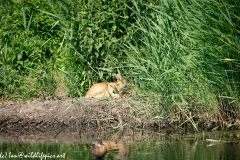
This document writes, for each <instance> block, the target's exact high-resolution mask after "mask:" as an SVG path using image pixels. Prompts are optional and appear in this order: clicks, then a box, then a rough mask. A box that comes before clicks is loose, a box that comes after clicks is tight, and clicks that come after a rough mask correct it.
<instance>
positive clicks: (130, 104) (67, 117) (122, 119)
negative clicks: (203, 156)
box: [0, 99, 240, 135]
mask: <svg viewBox="0 0 240 160" xmlns="http://www.w3.org/2000/svg"><path fill="white" fill-rule="evenodd" d="M143 107H144V104H140V103H139V102H136V101H133V100H129V99H119V100H101V101H100V100H96V99H91V100H88V99H65V100H43V99H36V100H33V101H29V102H25V103H12V102H7V103H3V104H0V111H1V112H0V128H1V130H0V132H1V134H2V135H4V134H7V135H19V134H21V135H23V134H33V133H45V132H54V133H58V132H62V131H64V130H70V131H77V132H91V131H94V132H96V130H99V132H100V131H101V132H102V131H107V132H113V131H117V130H119V131H125V130H135V131H140V130H141V131H149V132H156V133H161V134H175V133H179V134H185V133H194V132H203V131H204V132H205V131H214V130H239V129H240V118H239V114H238V115H237V114H236V115H233V116H230V115H227V113H219V112H205V113H199V111H198V113H197V112H194V110H192V111H191V112H190V114H188V113H186V112H184V111H183V112H175V113H174V112H165V113H162V114H161V113H157V111H156V112H152V113H148V112H147V111H146V110H144V108H143ZM146 108H147V109H148V110H150V108H149V107H148V106H145V109H146ZM153 114H155V116H153Z"/></svg>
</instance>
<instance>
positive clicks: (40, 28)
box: [0, 0, 240, 116]
mask: <svg viewBox="0 0 240 160" xmlns="http://www.w3.org/2000/svg"><path fill="white" fill-rule="evenodd" d="M239 10H240V5H239V4H238V2H237V1H235V0H219V1H215V0H170V1H167V0H158V1H145V0H135V1H134V0H132V1H127V0H124V1H122V0H114V1H105V0H103V1H83V0H76V1H70V0H64V1H63V0H60V1H54V0H43V1H42V0H36V1H24V0H1V1H0V15H1V20H0V74H1V76H0V96H1V99H2V100H19V99H20V100H22V99H30V98H35V97H39V96H41V95H42V96H45V97H46V96H50V95H51V96H52V95H53V96H61V97H63V98H66V97H76V96H83V95H84V94H85V92H86V91H87V89H88V88H89V86H91V85H92V84H94V83H96V82H99V81H106V80H109V79H111V75H112V74H113V73H117V72H120V73H121V74H122V75H124V76H125V78H127V79H128V80H129V81H130V82H131V83H132V84H134V85H135V86H136V87H137V91H138V92H137V94H136V93H134V94H135V95H134V94H133V95H132V97H133V98H134V99H141V101H142V102H143V103H144V104H146V105H150V106H152V107H154V108H155V109H157V110H159V109H160V110H162V109H164V110H169V109H178V110H180V111H182V110H187V111H188V112H189V113H188V114H189V115H190V110H191V109H194V110H195V109H196V108H198V109H201V110H209V109H217V110H218V109H224V110H225V111H228V112H231V111H232V110H234V111H239V95H240V84H239V81H240V74H239V72H240V62H239V60H240V54H239V53H240V48H239V47H240V13H239ZM155 116H157V115H155Z"/></svg>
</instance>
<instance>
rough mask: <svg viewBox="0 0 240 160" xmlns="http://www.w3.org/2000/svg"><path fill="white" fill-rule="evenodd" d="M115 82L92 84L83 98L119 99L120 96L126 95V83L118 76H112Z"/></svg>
mask: <svg viewBox="0 0 240 160" xmlns="http://www.w3.org/2000/svg"><path fill="white" fill-rule="evenodd" d="M114 76H115V77H116V79H117V81H116V82H100V83H96V84H94V85H93V86H92V87H91V88H90V89H89V90H88V91H87V93H86V96H85V98H87V99H89V98H104V97H108V98H109V97H111V98H116V99H118V98H120V97H121V95H123V94H126V93H125V90H124V87H125V86H126V83H127V81H126V80H125V79H124V78H123V77H121V76H120V75H119V74H114Z"/></svg>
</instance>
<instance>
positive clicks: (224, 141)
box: [0, 132, 240, 160]
mask: <svg viewBox="0 0 240 160" xmlns="http://www.w3.org/2000/svg"><path fill="white" fill-rule="evenodd" d="M69 136H71V135H69ZM104 143H105V144H106V146H107V147H108V148H109V151H108V153H107V155H106V156H105V157H104V159H105V160H118V159H119V160H240V132H231V133H230V132H224V133H222V132H218V133H207V134H198V135H185V136H178V135H176V136H170V137H169V136H168V137H164V138H159V137H157V138H154V137H153V138H151V139H144V138H143V139H141V140H129V141H125V142H120V141H118V142H117V143H115V142H114V141H105V142H104ZM89 146H90V144H88V143H86V144H78V143H75V142H74V143H35V142H34V143H17V142H11V143H8V142H0V159H13V160H20V159H32V160H35V159H36V160H37V159H48V160H51V159H67V160H91V159H93V157H92V156H91V155H90V154H89V151H88V148H89ZM54 157H55V158H54Z"/></svg>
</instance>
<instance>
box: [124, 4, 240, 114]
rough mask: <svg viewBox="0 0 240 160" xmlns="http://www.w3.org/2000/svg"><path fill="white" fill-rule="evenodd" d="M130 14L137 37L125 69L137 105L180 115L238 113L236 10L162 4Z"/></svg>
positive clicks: (224, 6) (235, 6)
mask: <svg viewBox="0 0 240 160" xmlns="http://www.w3.org/2000/svg"><path fill="white" fill-rule="evenodd" d="M130 8H131V10H132V11H133V12H134V14H135V15H136V17H137V19H136V24H134V26H135V28H136V30H138V31H139V32H138V36H137V37H135V43H129V44H126V45H125V48H126V49H125V53H126V54H127V57H128V58H127V60H126V64H127V67H128V68H129V70H128V75H129V77H134V78H135V80H136V84H137V85H138V88H139V90H140V92H141V93H139V94H138V96H139V97H141V99H143V98H144V99H145V102H146V103H150V104H152V105H154V106H156V107H160V108H163V109H173V108H177V109H179V110H180V111H181V110H184V109H186V110H189V111H191V110H192V109H193V108H198V109H200V108H201V109H204V110H209V109H214V108H215V109H221V108H222V107H224V106H225V107H226V106H227V108H228V109H229V110H232V109H239V93H240V85H239V78H240V77H239V75H240V74H239V72H240V68H239V58H240V55H239V53H240V48H239V46H240V37H239V35H240V34H239V33H240V32H239V28H240V26H239V17H240V16H239V12H238V10H239V9H240V5H239V4H236V3H235V2H234V1H213V0H210V1H205V0H204V1H202V0H201V1H200V0H190V1H179V0H171V1H164V0H163V1H158V3H157V4H155V5H151V4H149V3H145V4H144V5H143V7H141V8H140V7H139V6H138V5H137V4H136V5H135V6H134V7H130ZM143 8H144V9H143ZM225 102H226V103H225ZM226 104H227V105H226Z"/></svg>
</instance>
